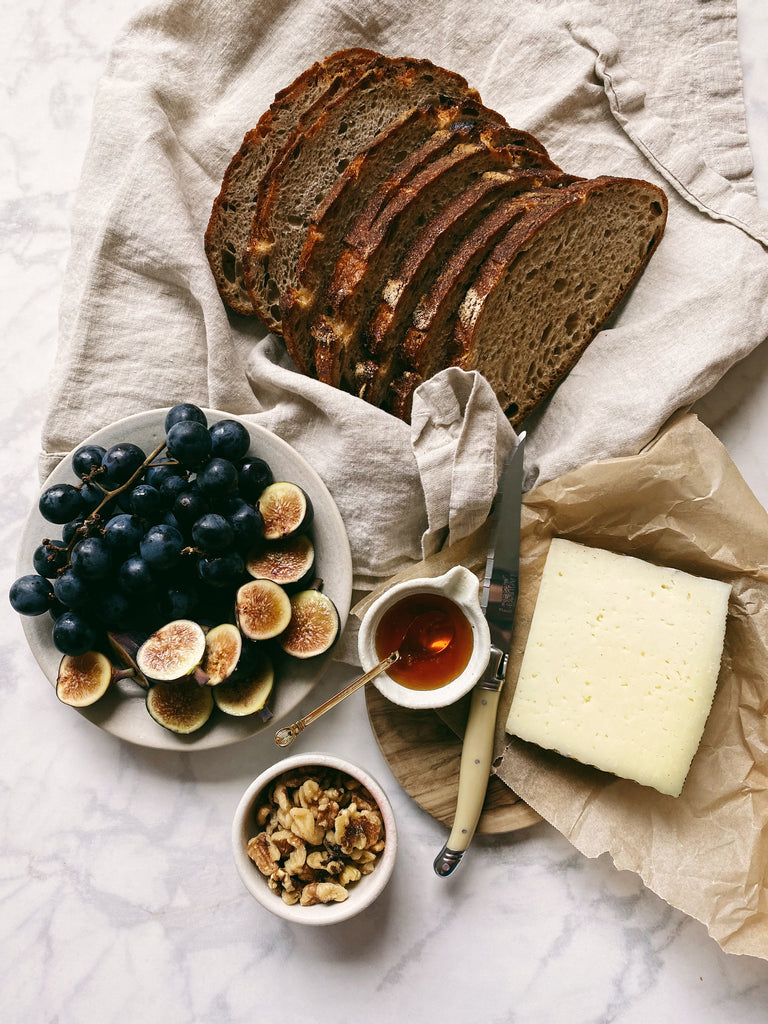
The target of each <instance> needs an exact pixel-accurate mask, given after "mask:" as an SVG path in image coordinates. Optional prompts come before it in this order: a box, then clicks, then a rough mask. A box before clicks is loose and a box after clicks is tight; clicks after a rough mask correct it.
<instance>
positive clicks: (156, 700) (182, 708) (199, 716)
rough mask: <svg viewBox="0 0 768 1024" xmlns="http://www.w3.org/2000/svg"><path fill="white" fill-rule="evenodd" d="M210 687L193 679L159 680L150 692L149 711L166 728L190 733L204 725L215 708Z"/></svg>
mask: <svg viewBox="0 0 768 1024" xmlns="http://www.w3.org/2000/svg"><path fill="white" fill-rule="evenodd" d="M213 708H214V703H213V696H212V691H211V688H210V687H208V686H199V685H198V683H197V682H196V681H195V680H194V679H183V680H182V681H181V682H176V683H156V684H155V685H154V686H153V687H152V688H151V689H150V690H149V692H148V693H147V711H149V713H150V715H151V716H152V717H153V718H154V720H155V721H156V722H157V723H158V724H159V725H162V726H163V727H164V728H165V729H169V730H170V731H171V732H175V733H179V734H181V735H188V734H189V733H192V732H197V730H198V729H202V727H203V726H204V725H205V723H206V722H207V721H208V719H209V718H210V717H211V714H212V712H213Z"/></svg>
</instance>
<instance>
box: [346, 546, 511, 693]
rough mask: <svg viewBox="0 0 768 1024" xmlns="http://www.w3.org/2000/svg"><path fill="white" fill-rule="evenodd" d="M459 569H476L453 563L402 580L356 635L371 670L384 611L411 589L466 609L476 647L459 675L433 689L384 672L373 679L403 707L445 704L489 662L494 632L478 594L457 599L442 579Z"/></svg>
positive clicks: (466, 687) (379, 600) (467, 687)
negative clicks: (400, 680)
mask: <svg viewBox="0 0 768 1024" xmlns="http://www.w3.org/2000/svg"><path fill="white" fill-rule="evenodd" d="M456 569H463V570H464V572H466V573H467V574H469V575H470V576H473V577H475V579H476V578H477V577H476V576H475V573H473V572H472V570H471V569H467V567H466V566H453V567H452V568H450V569H448V570H446V571H445V572H443V573H440V575H438V576H417V577H414V578H413V579H408V580H401V581H400V582H399V583H395V584H393V585H392V586H391V587H390V588H389V589H388V590H386V591H385V592H384V593H383V594H381V595H380V596H379V597H377V598H376V600H375V601H374V602H373V604H372V605H371V606H370V607H369V608H368V609H367V611H366V613H365V615H364V616H363V619H362V621H361V623H360V628H359V630H358V635H357V646H358V655H359V658H360V663H361V665H362V667H363V670H364V671H366V672H367V671H369V670H370V669H371V668H373V666H374V665H375V664H376V663H377V661H378V657H377V656H376V652H375V648H374V633H375V631H376V626H377V625H378V623H379V620H380V619H381V617H382V615H383V614H384V612H385V611H387V609H388V608H390V607H391V606H392V605H393V604H394V603H396V602H397V601H398V600H400V599H401V598H402V597H403V596H405V595H407V594H411V593H428V594H443V595H444V596H446V597H448V598H449V599H450V600H452V601H453V603H454V604H456V605H457V606H458V607H459V608H461V610H462V611H463V612H464V613H465V615H466V617H467V620H468V621H469V624H470V626H471V627H472V632H473V634H474V638H475V639H474V647H473V651H472V655H471V657H470V659H469V662H468V664H467V667H466V668H465V669H464V671H463V672H462V673H461V675H459V676H457V677H456V679H453V680H451V682H449V683H446V684H445V685H444V686H440V687H438V688H436V689H434V690H413V689H410V688H409V687H407V686H403V685H402V684H401V683H398V682H397V681H396V680H394V679H392V677H391V676H389V675H388V674H387V673H386V672H382V673H381V674H380V675H379V676H377V677H376V678H375V679H374V680H373V685H374V686H375V687H376V689H377V690H378V691H379V693H380V694H381V695H382V696H383V697H386V698H387V700H389V701H392V703H393V704H398V705H400V707H404V708H410V709H413V710H424V709H427V708H443V707H447V706H448V705H449V704H455V703H456V701H458V700H460V699H461V698H462V697H464V696H465V695H466V694H467V693H469V691H470V690H471V689H472V688H473V686H474V685H475V684H476V683H477V682H478V680H479V679H480V677H481V676H482V674H483V671H484V670H485V667H486V665H487V664H488V658H489V656H490V650H491V633H490V629H489V627H488V622H487V620H486V618H485V615H484V614H483V610H482V607H481V605H480V599H479V596H478V597H477V598H476V599H475V600H466V599H456V598H454V597H452V596H451V595H449V594H446V593H445V588H444V586H443V583H442V581H443V580H444V579H445V577H446V576H448V575H449V574H450V573H453V572H454V571H455V570H456Z"/></svg>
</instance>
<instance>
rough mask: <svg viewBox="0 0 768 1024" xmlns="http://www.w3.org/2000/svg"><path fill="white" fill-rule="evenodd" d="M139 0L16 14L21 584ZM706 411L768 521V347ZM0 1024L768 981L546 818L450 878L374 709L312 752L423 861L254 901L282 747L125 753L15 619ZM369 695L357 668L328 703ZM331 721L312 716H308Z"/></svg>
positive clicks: (550, 1001) (279, 1014) (205, 1018)
mask: <svg viewBox="0 0 768 1024" xmlns="http://www.w3.org/2000/svg"><path fill="white" fill-rule="evenodd" d="M140 6H141V4H140V2H139V0H104V2H101V3H94V2H93V0H63V2H62V3H59V4H55V5H51V4H49V3H43V0H30V2H28V3H26V4H23V5H20V4H12V3H11V2H10V0H0V24H2V32H0V40H1V41H0V67H1V68H2V76H3V86H4V87H3V90H2V93H1V94H0V96H1V98H0V103H1V104H2V119H1V127H0V168H1V173H0V202H2V211H3V213H2V228H1V230H2V234H3V245H2V250H1V251H0V268H1V272H0V296H1V297H2V302H0V316H1V317H2V323H3V330H2V337H3V348H4V355H5V370H4V373H3V374H2V375H0V396H1V397H2V407H3V415H2V425H1V427H0V429H1V430H2V435H1V436H2V451H3V456H2V458H3V464H2V465H3V487H2V489H0V510H1V514H0V539H1V540H2V548H1V550H2V582H3V588H4V592H7V589H8V586H9V585H10V582H11V581H12V579H13V578H14V576H15V575H16V566H15V552H16V548H17V542H18V537H19V534H20V531H21V526H22V523H23V520H24V517H25V515H26V513H27V510H28V508H29V506H30V504H31V503H32V501H33V500H35V499H36V496H37V476H36V457H37V450H38V444H39V436H40V428H41V423H42V417H43V413H44V409H45V400H46V389H47V372H48V367H49V366H50V365H51V364H52V360H53V353H54V349H55V344H56V311H57V303H58V294H59V288H60V282H61V278H62V273H63V269H64V265H65V261H66V257H67V251H68V243H69V217H70V212H71V206H72V200H73V192H74V189H75V187H76V184H77V180H78V176H79V172H80V166H81V164H82V159H83V155H84V152H85V148H86V145H87V140H88V133H89V128H90V116H91V103H92V98H93V93H94V88H95V85H96V82H97V79H98V77H99V76H100V74H101V73H102V70H103V68H104V65H105V62H106V60H107V57H108V53H109V48H110V45H111V43H112V40H113V39H114V37H115V35H116V34H117V32H118V30H119V29H120V28H121V26H122V25H123V24H124V22H125V21H126V19H127V18H128V17H130V16H131V15H132V13H134V12H135V11H136V10H138V9H139V7H140ZM739 12H740V18H741V25H740V35H741V46H742V51H743V66H744V80H745V90H746V98H747V112H748V125H749V130H750V135H751V138H752V142H753V149H754V159H755V167H756V182H757V187H758V193H759V195H760V196H761V198H762V201H763V202H764V203H766V204H768V104H766V99H765V98H766V96H768V65H767V64H766V60H765V52H766V48H768V10H766V7H765V5H764V4H763V3H762V0H740V3H739ZM697 411H698V412H699V414H700V415H701V416H702V418H703V419H704V420H705V422H707V423H708V424H709V425H710V426H711V427H712V429H713V430H714V431H715V432H716V433H717V434H718V436H719V437H720V438H721V439H722V440H723V441H724V443H725V444H726V446H727V447H728V449H729V451H730V453H731V455H732V457H733V458H734V460H735V461H736V463H737V465H738V466H739V468H740V469H741V471H742V472H743V474H744V476H745V478H746V480H747V482H748V483H749V485H750V486H751V487H752V489H753V490H754V492H755V494H756V495H757V497H758V498H759V499H760V501H761V502H762V503H763V505H767V506H768V468H766V458H765V441H764V438H765V436H766V433H767V432H768V352H766V351H765V349H764V348H763V349H762V350H759V351H758V352H756V353H755V354H754V355H753V356H751V357H750V358H749V359H747V360H745V361H744V363H742V364H740V365H738V366H736V367H734V368H733V369H732V370H731V371H730V372H729V373H728V374H727V375H726V377H725V379H724V380H723V381H722V383H721V384H720V385H719V386H718V387H717V388H716V389H715V391H714V392H713V393H712V394H711V395H709V396H707V398H706V399H704V400H703V401H701V402H700V403H699V406H698V409H697ZM1 621H2V631H1V632H0V665H2V680H1V683H0V685H1V687H2V694H3V715H2V721H3V734H2V772H1V774H0V835H1V836H2V839H0V907H1V910H0V943H1V944H2V946H1V948H2V955H1V956H0V1020H2V1021H3V1022H6V1024H53V1022H56V1024H91V1022H94V1024H95V1022H97V1021H98V1022H109V1024H134V1022H137V1021H141V1022H144V1024H155V1022H157V1024H160V1022H162V1024H189V1022H193V1021H195V1022H196V1021H201V1022H219V1021H221V1022H225V1021H233V1022H250V1021H255V1020H262V1019H263V1020H267V1021H270V1022H271V1021H279V1020H282V1019H288V1020H306V1021H317V1020H321V1019H323V1020H328V1021H329V1022H331V1024H351V1022H352V1021H368V1020H370V1021H372V1022H377V1024H378V1022H381V1024H386V1022H390V1021H391V1022H394V1021H399V1020H411V1019H413V1020H422V1021H441V1022H443V1021H444V1022H448V1024H450V1022H467V1021H470V1022H472V1021H477V1020H480V1019H482V1020H484V1021H486V1022H488V1024H502V1022H503V1024H509V1022H518V1021H520V1022H522V1021H526V1022H527V1021H535V1022H544V1024H546V1022H569V1024H570V1022H614V1021H618V1022H622V1024H645V1022H647V1021H671V1020H677V1019H679V1020H696V1021H698V1022H700V1024H720V1022H724V1021H728V1022H729V1024H752V1022H758V1021H763V1020H765V1019H766V1005H768V964H766V963H765V962H763V961H760V960H757V959H753V958H749V957H734V956H728V955H726V954H725V953H723V952H722V951H721V950H720V949H719V947H718V946H717V945H716V944H715V942H714V941H712V940H711V939H710V938H709V937H708V936H707V934H706V931H705V929H704V927H703V926H702V925H701V924H699V923H698V922H696V921H693V920H691V919H690V918H687V917H685V916H684V915H682V914H681V913H679V912H678V911H676V910H674V909H672V908H670V907H669V906H668V905H667V904H666V903H664V902H663V901H662V900H660V899H659V898H658V897H656V896H655V895H654V894H653V893H651V892H650V891H648V890H647V889H646V888H644V886H643V885H642V883H641V882H640V881H639V880H638V879H637V877H636V876H635V875H633V874H631V873H629V872H617V871H616V870H615V869H614V867H613V865H612V864H611V862H610V861H609V859H608V858H607V857H603V858H599V859H597V860H587V859H586V858H584V857H582V856H581V855H579V854H578V853H576V852H575V851H574V850H573V848H572V847H571V846H570V845H569V844H568V843H567V842H566V841H565V840H564V839H563V838H562V836H560V835H559V834H558V833H556V832H555V831H554V830H553V829H551V828H550V827H549V826H548V825H546V824H543V823H542V824H539V825H536V826H534V827H532V828H530V829H527V830H525V831H523V832H520V833H516V834H513V835H511V836H508V837H502V838H499V837H496V838H489V837H478V838H477V839H476V841H475V844H474V846H473V849H472V852H471V857H469V858H468V860H467V862H466V863H465V865H463V866H462V869H461V870H460V871H459V872H457V874H456V875H455V876H453V877H452V878H451V879H450V880H448V881H444V880H440V879H437V878H436V877H435V876H434V874H433V873H432V867H431V865H432V859H433V857H434V855H435V853H436V852H437V850H438V849H439V848H440V846H441V845H442V843H443V841H444V838H445V830H444V829H443V828H442V827H441V826H440V825H438V824H437V823H435V822H434V821H433V820H432V819H431V818H429V817H428V816H427V815H426V814H424V813H423V812H422V811H421V810H420V809H419V808H418V807H417V806H416V805H415V804H414V803H413V802H412V801H411V800H410V799H409V798H408V797H407V796H406V795H405V794H404V793H403V792H402V790H401V789H400V788H399V786H398V785H397V783H396V781H395V780H394V778H393V777H392V775H391V773H390V771H389V769H388V767H387V765H386V763H385V761H384V760H383V758H382V756H381V754H380V753H379V751H378V749H377V747H376V744H375V741H374V739H373V737H372V735H371V733H370V730H369V729H368V727H367V724H361V723H365V711H364V705H363V697H362V695H361V694H357V695H355V697H353V698H350V699H349V700H348V701H347V702H346V703H345V704H343V705H341V706H340V707H339V708H338V709H336V711H334V713H333V715H330V716H327V717H326V718H325V719H323V720H321V721H320V722H318V723H317V724H316V725H315V726H313V727H312V730H311V731H309V732H308V733H307V734H305V735H303V736H302V737H300V739H299V740H298V741H297V744H296V747H297V749H303V750H309V749H313V748H317V749H325V750H328V751H332V752H337V753H340V754H342V755H344V756H347V757H349V758H352V759H353V760H357V761H359V762H360V763H362V764H364V765H365V766H366V767H367V768H368V769H369V770H370V771H372V772H373V774H374V775H376V777H377V778H378V779H379V780H380V781H381V782H382V783H383V784H384V786H385V787H386V789H387V791H388V793H389V795H390V798H391V799H392V802H393V805H394V809H395V813H396V815H397V819H398V824H399V829H400V837H401V849H400V854H399V863H398V865H397V868H396V871H395V875H394V877H393V880H392V882H391V884H390V886H389V888H388V889H387V890H386V892H385V893H384V895H383V896H382V897H381V899H380V900H379V901H378V902H377V904H376V905H375V906H374V908H373V909H372V910H371V911H370V912H369V913H368V914H366V915H365V916H363V917H362V918H359V919H354V920H352V921H350V922H348V923H346V924H344V925H340V926H338V927H336V928H333V929H322V930H315V929H298V928H292V927H290V926H288V925H286V924H285V923H283V922H280V921H278V920H277V919H276V918H272V917H271V916H269V915H267V914H265V913H264V912H263V911H262V910H261V909H260V908H259V907H258V906H257V905H256V904H255V903H254V902H253V901H252V900H251V899H250V898H249V897H248V896H247V894H246V892H245V890H244V889H243V888H242V886H241V884H240V881H239V879H238V877H237V875H236V872H235V869H234V866H233V863H232V860H231V856H230V850H229V828H230V822H231V817H232V813H233V811H234V808H235V805H236V803H237V800H238V798H239V796H240V794H241V792H242V791H243V789H244V788H245V787H246V785H247V784H248V783H249V782H250V780H251V779H252V778H253V777H254V776H255V775H256V774H257V773H258V772H259V771H260V770H261V769H262V768H263V767H264V766H265V765H266V764H267V763H269V762H270V761H271V760H272V759H274V756H275V754H274V747H273V745H272V741H271V734H266V735H263V736H261V737H258V738H256V739H254V740H252V741H248V742H246V743H243V744H241V745H239V746H237V747H235V748H231V749H227V750H214V751H207V752H202V753H200V754H197V755H195V756H190V755H187V754H175V753H174V754H171V753H164V752H153V751H147V750H143V749H138V748H132V747H130V746H128V745H125V744H121V743H118V742H116V741H114V740H113V739H111V737H109V736H107V735H105V734H104V733H102V732H101V731H99V730H98V729H96V728H94V727H93V726H92V725H90V724H89V723H88V722H86V721H85V720H83V719H82V718H80V717H79V716H78V715H77V714H75V713H73V712H72V711H71V710H70V709H68V708H66V707H64V706H63V705H60V704H59V703H58V702H57V701H56V700H55V699H53V697H52V694H51V692H50V690H49V689H48V687H47V686H46V685H45V684H44V683H43V682H42V681H41V678H40V673H39V671H38V669H37V666H36V664H35V662H34V660H33V658H32V655H31V654H30V652H29V650H28V648H27V645H26V643H25V641H24V637H23V633H22V630H21V626H20V624H19V622H18V619H17V617H16V616H15V615H14V614H13V613H12V612H11V611H10V609H9V608H8V607H7V606H5V605H4V606H3V609H2V620H1ZM346 678H347V673H346V670H344V669H341V668H336V669H334V670H333V671H332V672H331V673H330V674H329V676H328V678H326V679H325V680H324V682H323V684H322V686H321V687H320V695H321V696H325V695H330V693H332V692H334V690H335V689H336V688H337V687H338V685H339V684H340V683H341V682H343V681H344V680H345V679H346ZM307 710H308V708H307Z"/></svg>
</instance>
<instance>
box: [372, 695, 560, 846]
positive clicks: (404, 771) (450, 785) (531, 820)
mask: <svg viewBox="0 0 768 1024" xmlns="http://www.w3.org/2000/svg"><path fill="white" fill-rule="evenodd" d="M365 702H366V706H367V708H368V718H369V720H370V723H371V728H372V729H373V734H374V736H375V737H376V742H377V743H378V745H379V749H380V750H381V752H382V754H383V755H384V757H385V759H386V761H387V764H388V765H389V767H390V769H391V771H392V773H393V775H394V776H395V778H396V779H397V781H398V782H399V783H400V785H401V786H402V787H403V789H404V790H405V792H406V793H407V794H408V795H409V796H410V797H412V798H413V799H414V800H415V801H416V803H417V804H418V805H419V807H421V808H422V810H424V811H426V812H427V814H431V815H432V817H433V818H435V819H436V820H437V821H439V822H442V824H444V825H447V826H448V827H449V828H450V826H451V825H452V824H453V815H454V812H455V810H456V797H457V795H458V790H459V763H460V761H461V747H462V743H461V740H460V739H459V738H458V736H456V734H455V733H454V732H453V730H452V729H450V728H449V727H448V726H447V725H446V724H445V722H443V720H442V719H441V718H440V717H439V716H438V715H437V714H436V712H434V711H412V710H410V709H408V708H401V707H399V706H398V705H397V704H392V703H391V702H390V701H388V700H387V699H386V698H385V697H382V695H381V694H380V693H379V691H378V690H377V689H376V688H375V687H373V686H369V687H367V688H366V693H365ZM537 821H541V818H540V816H539V815H538V814H537V813H536V811H534V810H532V809H531V808H530V807H529V806H528V804H526V803H524V802H523V801H522V800H521V799H520V798H519V797H517V796H515V794H514V793H513V792H512V790H511V789H509V787H508V786H506V785H505V784H504V783H503V782H502V781H501V779H499V778H497V777H496V776H495V775H492V776H491V778H490V781H489V783H488V792H487V794H486V797H485V803H484V804H483V812H482V814H481V815H480V821H479V822H478V825H477V831H478V833H483V834H485V835H502V834H504V833H507V832H515V831H516V830H517V829H521V828H526V827H527V826H528V825H533V824H535V823H536V822H537Z"/></svg>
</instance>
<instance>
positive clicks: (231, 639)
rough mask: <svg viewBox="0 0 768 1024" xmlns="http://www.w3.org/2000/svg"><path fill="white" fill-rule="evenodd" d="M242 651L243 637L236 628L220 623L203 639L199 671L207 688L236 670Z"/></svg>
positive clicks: (228, 623)
mask: <svg viewBox="0 0 768 1024" xmlns="http://www.w3.org/2000/svg"><path fill="white" fill-rule="evenodd" d="M242 650H243V637H242V634H241V632H240V630H239V629H238V628H237V626H233V625H232V623H230V622H222V623H221V625H220V626H214V627H213V629H211V630H209V631H208V633H207V634H206V637H205V653H204V655H203V661H202V664H201V666H200V667H201V669H202V670H203V674H204V675H205V677H206V679H205V681H206V683H207V684H208V685H209V686H218V685H219V684H220V683H223V682H224V680H225V679H228V678H229V676H231V675H232V673H233V672H234V671H235V669H236V668H237V663H238V661H239V660H240V654H241V652H242Z"/></svg>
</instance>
